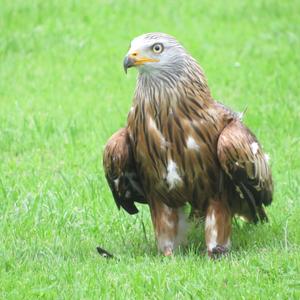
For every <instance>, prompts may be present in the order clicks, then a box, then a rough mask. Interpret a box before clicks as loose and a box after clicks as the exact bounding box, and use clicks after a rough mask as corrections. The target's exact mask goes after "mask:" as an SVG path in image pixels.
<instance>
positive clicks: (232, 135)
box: [218, 119, 273, 222]
mask: <svg viewBox="0 0 300 300" xmlns="http://www.w3.org/2000/svg"><path fill="white" fill-rule="evenodd" d="M218 158H219V161H220V164H221V167H222V168H223V170H224V171H225V173H226V174H227V175H228V176H229V178H230V179H231V180H232V181H233V183H234V185H235V187H236V189H237V190H238V191H239V192H240V193H241V198H243V199H245V200H246V201H247V203H248V205H249V208H250V211H251V214H252V217H253V220H254V222H257V221H258V218H257V214H258V215H259V217H260V219H261V220H264V219H265V220H266V219H267V216H266V215H265V213H264V210H263V207H262V205H269V204H271V202H272V194H273V183H272V175H271V170H270V167H269V166H268V157H267V156H266V155H264V153H263V152H262V149H261V146H260V144H259V142H258V141H257V139H256V137H255V136H254V135H253V134H252V133H251V132H250V130H249V129H247V128H246V127H245V126H244V125H243V124H242V123H241V122H240V120H238V119H234V120H232V121H231V122H230V123H229V124H228V125H227V126H226V127H225V129H224V130H223V131H222V133H221V135H220V137H219V140H218Z"/></svg>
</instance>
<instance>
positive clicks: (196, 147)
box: [186, 136, 200, 150]
mask: <svg viewBox="0 0 300 300" xmlns="http://www.w3.org/2000/svg"><path fill="white" fill-rule="evenodd" d="M186 145H187V147H188V149H193V150H199V148H200V147H199V145H198V144H197V143H196V141H195V140H194V138H193V137H191V136H189V137H188V139H187V141H186Z"/></svg>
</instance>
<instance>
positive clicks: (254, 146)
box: [250, 142, 259, 155]
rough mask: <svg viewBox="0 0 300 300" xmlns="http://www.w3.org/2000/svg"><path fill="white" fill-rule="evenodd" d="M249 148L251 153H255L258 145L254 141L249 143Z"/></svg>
mask: <svg viewBox="0 0 300 300" xmlns="http://www.w3.org/2000/svg"><path fill="white" fill-rule="evenodd" d="M250 148H251V151H252V153H253V154H254V155H255V154H256V153H257V151H258V149H259V146H258V144H257V143H256V142H253V143H252V144H251V145H250Z"/></svg>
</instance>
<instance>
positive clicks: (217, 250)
mask: <svg viewBox="0 0 300 300" xmlns="http://www.w3.org/2000/svg"><path fill="white" fill-rule="evenodd" d="M228 251H229V249H228V248H227V247H224V246H221V245H217V246H216V247H214V248H213V249H212V250H211V251H208V256H209V257H210V258H211V259H217V258H221V257H222V256H225V255H227V254H228Z"/></svg>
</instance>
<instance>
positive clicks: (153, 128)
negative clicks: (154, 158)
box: [149, 118, 167, 148]
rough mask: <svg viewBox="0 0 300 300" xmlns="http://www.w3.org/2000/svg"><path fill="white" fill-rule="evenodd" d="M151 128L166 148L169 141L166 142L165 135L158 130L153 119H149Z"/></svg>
mask: <svg viewBox="0 0 300 300" xmlns="http://www.w3.org/2000/svg"><path fill="white" fill-rule="evenodd" d="M149 128H151V129H152V130H154V132H155V133H156V134H157V135H158V136H159V138H160V142H161V147H162V148H165V147H166V145H167V141H166V139H165V137H164V136H163V134H162V133H161V132H160V131H159V130H158V128H157V126H156V123H155V122H154V120H153V119H152V118H149Z"/></svg>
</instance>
